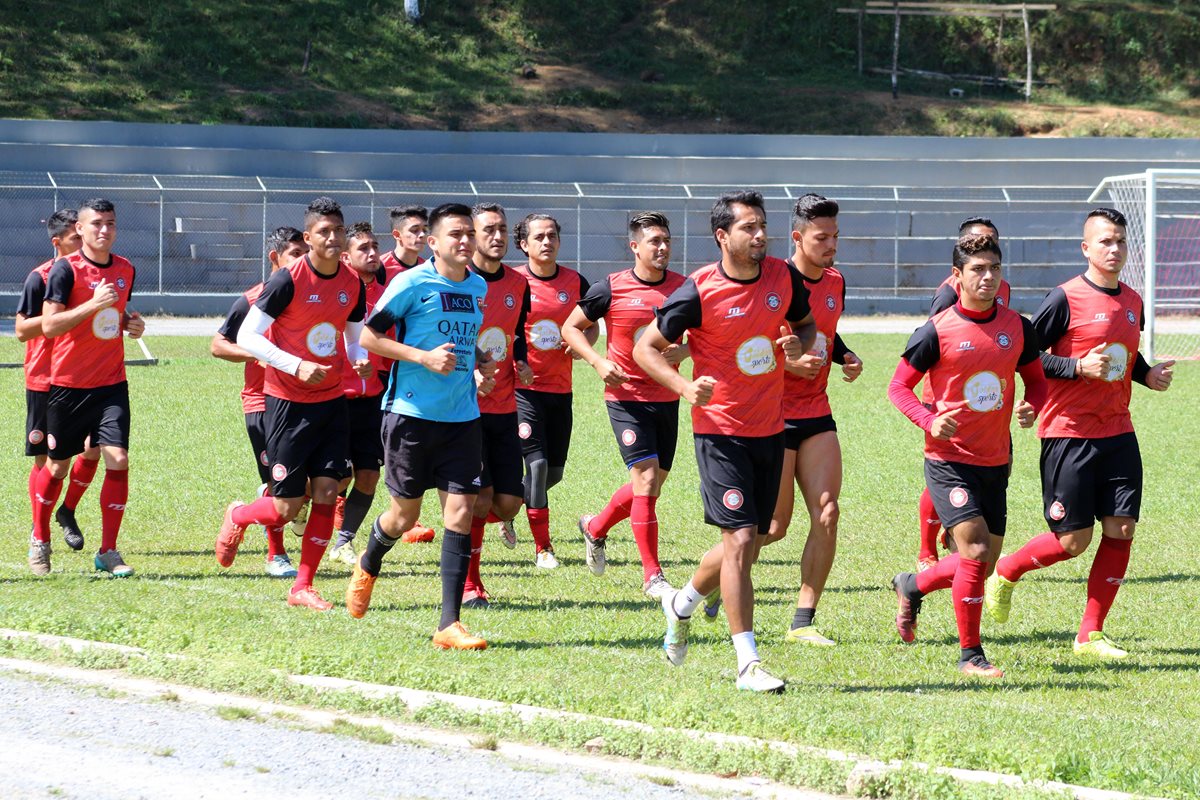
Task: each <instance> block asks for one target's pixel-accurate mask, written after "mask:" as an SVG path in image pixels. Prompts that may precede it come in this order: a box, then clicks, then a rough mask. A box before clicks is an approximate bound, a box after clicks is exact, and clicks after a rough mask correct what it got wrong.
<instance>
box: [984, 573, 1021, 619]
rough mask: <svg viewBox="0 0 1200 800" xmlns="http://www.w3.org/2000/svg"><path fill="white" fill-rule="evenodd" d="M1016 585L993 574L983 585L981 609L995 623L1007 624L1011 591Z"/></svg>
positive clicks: (1010, 604)
mask: <svg viewBox="0 0 1200 800" xmlns="http://www.w3.org/2000/svg"><path fill="white" fill-rule="evenodd" d="M1016 585H1017V583H1016V581H1010V580H1008V579H1007V578H1003V577H1001V576H1000V573H999V572H993V573H992V575H991V577H990V578H988V579H987V581H986V582H985V583H984V584H983V607H984V608H986V609H987V612H988V614H990V615H991V617H992V619H994V620H996V622H1000V623H1004V622H1008V614H1009V612H1010V611H1011V610H1012V591H1013V588H1014V587H1015V586H1016Z"/></svg>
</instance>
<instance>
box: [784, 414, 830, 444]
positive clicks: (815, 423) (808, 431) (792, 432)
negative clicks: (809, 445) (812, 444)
mask: <svg viewBox="0 0 1200 800" xmlns="http://www.w3.org/2000/svg"><path fill="white" fill-rule="evenodd" d="M828 431H833V432H834V433H836V432H837V423H836V422H834V421H833V415H832V414H826V415H825V416H823V417H812V418H811V419H785V420H784V421H783V448H784V449H785V450H799V449H800V445H801V443H803V442H804V440H805V439H811V438H812V437H814V436H816V435H817V434H818V433H826V432H828Z"/></svg>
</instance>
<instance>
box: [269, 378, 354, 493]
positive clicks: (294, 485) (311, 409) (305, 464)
mask: <svg viewBox="0 0 1200 800" xmlns="http://www.w3.org/2000/svg"><path fill="white" fill-rule="evenodd" d="M349 438H350V417H349V415H348V414H347V413H346V398H344V397H335V398H334V399H332V400H323V401H321V402H319V403H296V402H292V401H291V400H281V399H280V398H278V397H271V396H270V395H267V455H268V456H269V457H270V459H271V480H272V482H273V483H272V486H271V494H272V495H273V496H274V497H303V496H304V487H305V484H306V483H308V481H309V479H310V478H333V479H334V480H338V481H340V480H342V479H343V478H346V477H348V476H349V475H350V459H349V458H348V457H347V451H346V443H347V442H348V441H349Z"/></svg>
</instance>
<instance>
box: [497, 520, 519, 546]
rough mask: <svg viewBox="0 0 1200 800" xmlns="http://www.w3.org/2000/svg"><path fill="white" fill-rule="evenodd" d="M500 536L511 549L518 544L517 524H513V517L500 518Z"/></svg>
mask: <svg viewBox="0 0 1200 800" xmlns="http://www.w3.org/2000/svg"><path fill="white" fill-rule="evenodd" d="M500 538H502V539H503V540H504V546H505V547H507V548H508V549H509V550H512V549H513V548H514V547H516V546H517V526H516V525H513V521H512V520H511V519H502V520H500Z"/></svg>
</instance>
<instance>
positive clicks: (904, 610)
mask: <svg viewBox="0 0 1200 800" xmlns="http://www.w3.org/2000/svg"><path fill="white" fill-rule="evenodd" d="M911 576H912V573H911V572H901V573H900V574H899V575H897V576H896V577H894V578H892V588H893V589H895V590H896V600H897V601H898V602H899V606H900V607H899V610H898V611H897V612H896V632H897V633H899V634H900V641H902V642H904V643H905V644H909V643H911V642H912V641H914V640H915V639H916V638H917V614H920V613H921V598H919V597H918V598H915V599H914V598H913V597H910V596H909V594H908V590H907V589H906V588H905V584H907V583H908V579H909V578H910V577H911Z"/></svg>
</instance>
